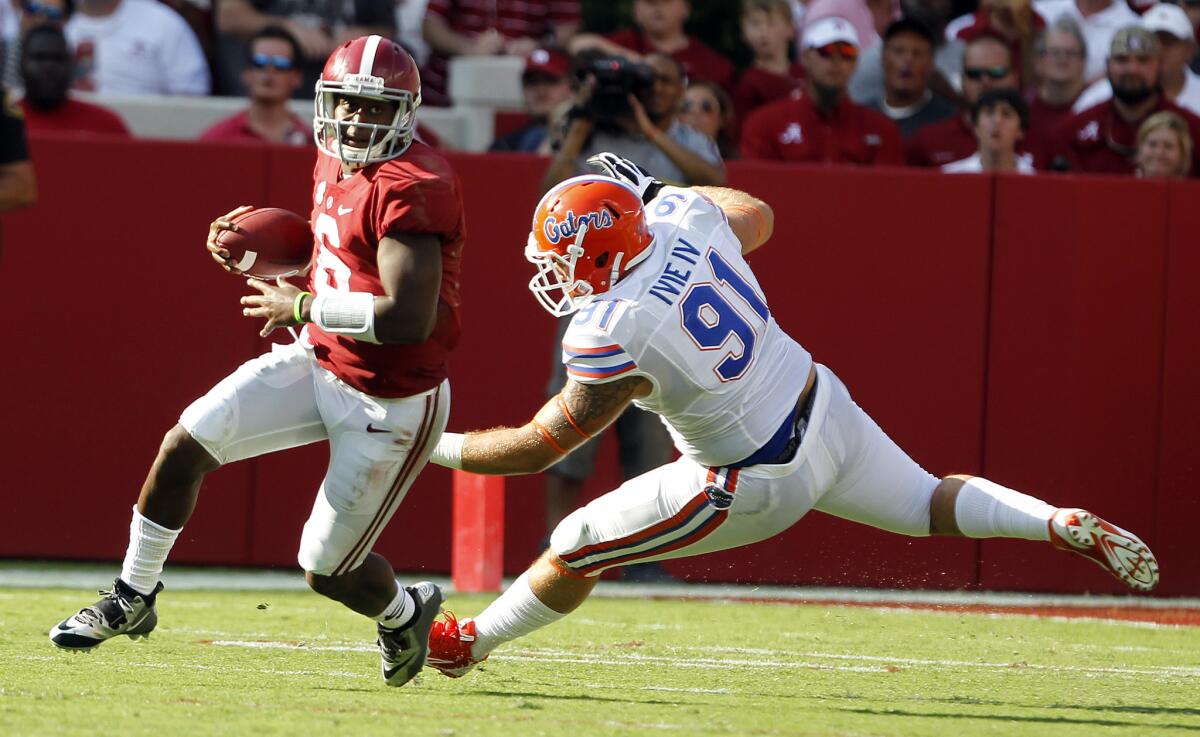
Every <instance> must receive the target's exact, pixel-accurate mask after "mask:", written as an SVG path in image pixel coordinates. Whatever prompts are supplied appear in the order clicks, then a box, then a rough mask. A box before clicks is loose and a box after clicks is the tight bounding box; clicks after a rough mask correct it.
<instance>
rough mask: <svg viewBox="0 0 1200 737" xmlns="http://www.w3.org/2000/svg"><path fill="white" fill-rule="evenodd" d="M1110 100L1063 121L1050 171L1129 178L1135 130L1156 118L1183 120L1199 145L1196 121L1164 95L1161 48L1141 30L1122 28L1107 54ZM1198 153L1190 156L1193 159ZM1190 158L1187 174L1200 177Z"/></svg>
mask: <svg viewBox="0 0 1200 737" xmlns="http://www.w3.org/2000/svg"><path fill="white" fill-rule="evenodd" d="M1108 81H1109V83H1110V84H1111V85H1112V92H1113V96H1112V98H1111V99H1109V100H1105V101H1104V102H1102V103H1100V104H1099V105H1095V106H1093V107H1090V108H1088V109H1087V110H1084V111H1083V112H1081V113H1076V114H1075V115H1072V116H1071V117H1069V118H1067V119H1066V120H1065V121H1063V123H1062V125H1061V126H1059V129H1058V131H1057V133H1056V135H1055V140H1054V147H1053V153H1054V155H1053V159H1052V162H1051V165H1052V168H1054V169H1057V170H1062V171H1072V172H1083V173H1092V174H1133V173H1134V172H1135V170H1136V161H1135V158H1136V154H1137V131H1138V127H1139V126H1140V125H1141V124H1142V122H1143V121H1145V120H1146V119H1147V118H1149V117H1150V116H1151V115H1153V114H1154V113H1156V112H1160V111H1163V110H1168V111H1170V112H1173V113H1175V114H1177V115H1178V116H1179V117H1181V118H1182V119H1183V120H1184V122H1186V123H1187V125H1188V128H1189V130H1191V136H1192V140H1200V117H1197V116H1195V115H1193V114H1191V113H1190V112H1188V111H1187V110H1184V109H1183V108H1181V107H1179V106H1178V105H1176V104H1175V103H1174V102H1172V101H1171V100H1170V99H1168V98H1167V96H1166V95H1165V94H1163V92H1162V46H1161V44H1160V42H1159V40H1158V36H1157V35H1155V33H1154V32H1153V31H1151V30H1149V29H1147V28H1144V27H1142V26H1141V25H1135V26H1128V27H1126V28H1122V29H1121V30H1120V31H1118V32H1117V35H1115V36H1113V40H1112V44H1111V45H1110V47H1109V54H1108ZM1196 153H1197V152H1195V151H1194V152H1193V157H1195V156H1196ZM1197 164H1200V161H1196V160H1195V158H1193V162H1192V166H1191V170H1192V172H1193V173H1195V172H1197V171H1200V166H1197Z"/></svg>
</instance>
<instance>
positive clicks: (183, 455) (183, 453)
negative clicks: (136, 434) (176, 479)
mask: <svg viewBox="0 0 1200 737" xmlns="http://www.w3.org/2000/svg"><path fill="white" fill-rule="evenodd" d="M158 455H159V459H160V466H161V468H162V471H163V472H165V473H169V474H172V475H182V476H198V475H201V474H205V473H208V472H209V471H213V470H215V469H216V468H217V467H218V466H220V464H219V463H218V462H217V460H216V459H215V458H213V457H212V455H211V454H210V453H209V452H208V451H207V450H206V449H205V448H204V446H202V445H200V443H199V442H197V441H196V439H195V438H193V437H192V436H191V435H190V434H189V433H188V431H187V430H185V429H184V428H183V426H182V425H175V426H174V427H172V428H171V429H170V430H168V431H167V434H166V435H164V436H163V440H162V445H161V446H159V450H158Z"/></svg>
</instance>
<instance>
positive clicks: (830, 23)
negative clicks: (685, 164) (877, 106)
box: [742, 17, 902, 165]
mask: <svg viewBox="0 0 1200 737" xmlns="http://www.w3.org/2000/svg"><path fill="white" fill-rule="evenodd" d="M800 45H801V47H802V49H803V51H802V52H801V58H802V59H803V61H804V67H805V70H806V71H807V74H808V83H807V87H806V89H805V90H804V92H803V93H802V94H799V95H795V96H793V97H792V98H791V99H787V100H780V101H779V102H773V103H771V104H769V105H765V106H763V107H761V108H759V109H758V110H756V111H754V112H753V113H751V114H750V119H749V120H747V121H746V124H745V126H744V128H743V130H742V156H744V157H745V158H747V159H762V160H769V161H796V162H817V163H826V164H868V165H869V164H900V163H902V154H901V146H900V131H899V129H897V128H896V124H895V123H893V122H892V121H890V120H888V119H887V118H885V117H884V116H883V115H880V114H879V113H877V112H875V111H874V110H871V109H870V108H867V107H864V106H862V105H858V104H855V103H854V102H852V101H851V100H850V97H849V95H848V94H847V90H846V88H847V85H848V84H849V82H850V76H851V75H852V74H854V65H855V61H856V60H857V59H858V34H857V33H855V32H854V27H853V26H851V25H850V23H848V22H847V21H846V20H845V19H843V18H836V17H829V18H822V19H821V20H819V21H817V22H816V23H812V24H809V25H808V26H807V27H805V29H804V37H803V39H802V40H801V44H800Z"/></svg>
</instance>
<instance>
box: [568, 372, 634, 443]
mask: <svg viewBox="0 0 1200 737" xmlns="http://www.w3.org/2000/svg"><path fill="white" fill-rule="evenodd" d="M644 381H645V379H643V378H641V377H640V376H631V377H629V378H627V379H618V380H617V381H610V382H608V383H605V384H579V383H577V382H574V381H569V382H567V385H566V387H564V388H563V392H562V394H563V399H564V400H565V402H566V405H567V407H568V408H570V410H571V416H572V417H573V418H574V419H575V422H576V423H577V424H578V425H579V426H580V427H582V428H584V429H585V430H588V432H593V430H591V429H589V428H591V427H592V426H593V425H594V423H595V422H596V420H602V421H604V422H605V423H606V424H607V422H609V421H611V420H613V419H615V414H616V413H617V410H620V409H623V408H624V407H625V405H626V404H628V403H629V401H630V400H631V399H633V397H634V396H635V395H636V394H637V391H638V389H640V388H641V387H642V383H643V382H644Z"/></svg>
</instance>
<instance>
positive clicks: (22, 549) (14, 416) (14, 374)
mask: <svg viewBox="0 0 1200 737" xmlns="http://www.w3.org/2000/svg"><path fill="white" fill-rule="evenodd" d="M31 146H32V157H33V162H34V165H35V167H36V171H37V178H38V188H39V201H38V205H37V206H36V207H34V208H32V209H30V210H27V211H24V212H18V213H13V214H9V215H6V216H5V217H4V221H3V228H4V251H3V261H2V262H0V265H2V267H0V293H2V294H4V295H5V299H4V302H5V304H6V305H7V306H8V309H9V310H11V311H12V312H11V313H10V314H12V315H16V314H17V313H25V316H24V317H20V318H17V319H14V320H13V321H12V323H10V330H11V331H12V332H10V342H9V344H8V349H7V350H5V351H4V374H5V377H6V384H7V390H6V391H5V396H4V430H3V432H4V441H3V443H0V447H2V448H3V449H4V450H3V453H4V456H5V458H4V467H5V472H4V480H3V482H0V483H2V484H3V486H4V490H5V493H4V499H5V504H6V507H7V509H6V512H7V515H6V516H7V519H8V521H9V524H6V525H5V526H4V528H5V529H4V534H3V535H0V555H5V556H24V557H33V556H37V557H51V558H90V557H99V558H109V559H112V558H120V557H121V556H122V555H123V554H124V552H125V545H126V542H127V540H128V525H129V514H130V511H129V510H130V507H131V506H132V505H133V503H134V501H135V500H136V499H137V494H138V491H139V489H140V488H141V484H142V480H143V479H144V477H145V474H146V469H147V468H148V467H149V464H150V461H152V460H153V458H154V453H155V450H156V449H157V448H158V443H159V440H160V439H161V437H162V434H163V433H164V432H165V431H166V430H167V429H168V428H169V427H170V426H171V425H172V424H173V423H174V421H175V419H176V418H177V417H178V416H179V412H180V411H181V410H182V409H183V408H184V407H186V406H187V404H188V403H189V402H190V401H191V400H192V399H193V398H194V397H196V396H197V395H198V394H199V393H201V392H203V391H204V390H206V389H207V388H208V387H209V386H211V385H212V384H213V383H215V382H216V381H217V380H219V379H220V378H221V377H222V376H224V375H225V374H226V373H227V372H228V371H229V370H230V368H231V367H232V366H234V365H236V363H237V362H239V361H241V360H243V359H244V358H245V357H247V356H248V355H250V353H251V350H252V347H253V345H254V343H255V342H256V341H255V339H254V337H253V335H254V333H253V332H252V331H248V330H247V329H246V325H245V323H244V320H243V319H242V317H241V312H240V308H239V307H238V305H237V297H238V295H239V293H240V292H241V289H242V288H241V283H240V280H238V279H234V278H231V277H229V276H227V275H226V274H224V273H223V272H221V271H220V270H219V269H217V268H216V267H215V265H214V264H213V263H212V262H211V261H210V260H209V256H208V252H207V251H205V249H204V238H205V234H206V232H207V230H208V223H209V221H210V220H211V218H212V216H213V215H214V214H220V213H224V212H226V211H227V210H228V209H229V208H230V204H229V203H231V202H237V203H240V202H253V201H257V200H261V199H262V198H263V196H264V194H265V186H264V185H265V177H264V175H263V172H264V171H265V170H266V157H265V155H264V154H263V153H262V152H261V151H260V150H257V149H245V150H238V151H233V150H230V149H227V148H224V147H221V146H213V145H199V144H172V143H152V144H148V143H145V142H124V143H123V142H111V143H106V144H105V145H104V146H95V145H92V144H89V143H88V142H86V141H82V142H81V141H79V140H78V139H63V140H58V139H54V138H37V139H34V140H33V141H32V142H31ZM20 305H24V306H26V308H27V312H26V309H25V308H20V309H18V306H20ZM251 474H252V468H251V467H250V466H249V465H248V464H243V465H241V466H234V467H231V468H227V469H223V470H221V471H220V472H218V473H215V474H213V475H212V476H211V477H210V478H209V479H208V480H207V481H206V483H205V485H204V488H203V491H202V493H201V496H202V499H201V505H200V510H199V511H198V512H197V514H196V516H195V517H194V518H193V520H192V523H191V524H189V525H188V527H187V529H186V531H185V533H184V534H183V536H182V537H181V540H180V542H179V544H178V545H177V547H176V553H175V555H174V559H175V560H177V561H180V562H188V561H204V562H212V563H240V562H243V561H244V560H245V559H246V554H247V549H248V544H249V540H250V525H249V522H250V520H249V516H248V514H247V512H248V506H247V505H248V501H249V498H250V494H249V491H250V480H251Z"/></svg>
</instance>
